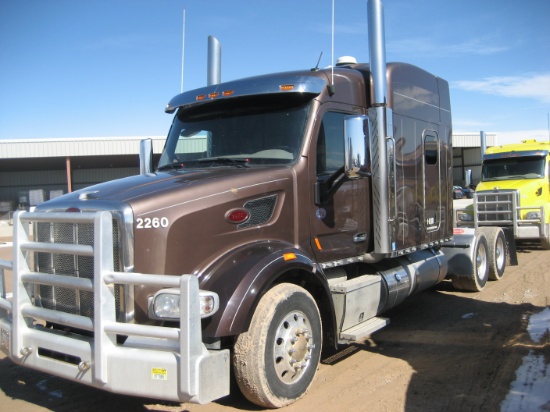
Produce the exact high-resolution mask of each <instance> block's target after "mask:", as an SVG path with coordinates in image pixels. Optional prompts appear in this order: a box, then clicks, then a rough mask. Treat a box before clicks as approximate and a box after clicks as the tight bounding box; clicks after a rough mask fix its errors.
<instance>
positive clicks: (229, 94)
mask: <svg viewBox="0 0 550 412" xmlns="http://www.w3.org/2000/svg"><path fill="white" fill-rule="evenodd" d="M233 93H235V90H224V91H223V92H222V95H223V96H224V97H227V96H231V95H232V94H233Z"/></svg>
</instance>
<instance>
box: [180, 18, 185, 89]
mask: <svg viewBox="0 0 550 412" xmlns="http://www.w3.org/2000/svg"><path fill="white" fill-rule="evenodd" d="M182 31H183V32H182V35H181V37H182V39H181V86H180V93H183V63H184V58H185V8H184V9H183V29H182Z"/></svg>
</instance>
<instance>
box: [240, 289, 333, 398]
mask: <svg viewBox="0 0 550 412" xmlns="http://www.w3.org/2000/svg"><path fill="white" fill-rule="evenodd" d="M321 336H322V333H321V319H320V315H319V310H318V308H317V305H316V304H315V300H314V299H313V297H312V296H311V295H310V294H309V293H308V292H307V291H306V290H305V289H303V288H301V287H298V286H296V285H292V284H289V283H282V284H280V285H277V286H275V287H273V288H272V289H271V290H269V291H268V292H267V293H266V294H265V295H264V296H263V297H262V299H261V300H260V302H259V304H258V307H257V308H256V311H255V312H254V315H253V317H252V321H251V323H250V327H249V329H248V331H247V332H245V333H242V334H240V335H239V337H238V338H237V341H236V342H235V346H234V353H233V367H234V370H235V377H236V380H237V383H238V385H239V388H240V390H241V392H242V393H243V395H244V396H245V397H246V398H247V399H248V400H249V401H251V402H253V403H255V404H257V405H260V406H263V407H267V408H280V407H283V406H286V405H288V404H290V403H292V402H294V401H296V400H298V399H300V398H301V397H302V396H303V395H304V394H305V393H306V392H307V390H308V388H309V387H310V385H311V382H312V381H313V377H314V376H315V373H316V371H317V366H318V364H319V359H320V356H321V344H322V342H321V339H322V337H321Z"/></svg>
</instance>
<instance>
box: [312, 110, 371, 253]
mask: <svg viewBox="0 0 550 412" xmlns="http://www.w3.org/2000/svg"><path fill="white" fill-rule="evenodd" d="M350 114H352V113H349V112H344V111H339V110H336V108H333V110H329V111H326V112H325V113H324V114H323V115H322V118H321V121H320V123H319V124H318V130H317V141H316V144H315V146H314V156H312V158H313V160H314V162H315V168H314V169H313V168H310V170H314V172H313V173H314V176H313V179H311V180H312V185H314V186H315V185H316V186H317V187H314V190H313V191H312V193H316V194H317V201H316V200H315V199H311V204H312V209H310V210H312V211H313V213H312V214H311V217H310V222H311V235H312V236H311V237H312V239H311V243H312V245H311V246H312V249H313V252H314V253H315V256H316V258H317V260H318V261H319V262H329V261H337V260H341V259H346V258H350V257H355V256H359V255H361V254H363V253H365V252H366V251H367V248H368V245H369V241H370V235H369V230H370V227H369V225H368V216H369V213H370V211H369V204H370V198H369V196H370V195H369V179H354V180H345V179H344V178H343V166H344V138H345V136H344V118H345V117H346V116H349V115H350ZM355 114H356V113H355ZM332 180H334V182H333V183H332V184H329V185H326V183H327V182H331V181H332ZM323 185H325V187H327V186H332V187H333V193H332V194H330V195H327V194H324V195H319V191H320V190H321V191H322V188H323ZM320 188H321V189H320ZM314 197H315V196H314ZM319 198H321V201H319V200H320V199H319Z"/></svg>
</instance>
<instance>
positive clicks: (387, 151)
mask: <svg viewBox="0 0 550 412" xmlns="http://www.w3.org/2000/svg"><path fill="white" fill-rule="evenodd" d="M368 24H369V60H370V71H371V75H372V87H373V89H374V95H373V97H372V98H373V101H372V102H371V107H370V108H369V120H370V128H371V130H370V133H369V135H370V141H369V146H370V151H371V164H372V194H373V197H372V200H373V213H374V216H377V217H378V218H377V219H374V222H373V228H374V253H373V258H375V259H377V258H378V259H379V258H383V257H386V256H390V255H392V253H393V252H394V251H395V250H396V233H397V231H396V219H395V216H396V213H397V212H396V210H397V205H396V195H395V163H394V161H393V159H394V158H395V156H394V151H395V142H394V140H393V126H392V123H391V122H392V118H393V114H392V111H391V109H390V108H388V107H387V101H388V98H387V79H386V48H385V38H384V10H383V7H382V2H381V1H380V0H369V3H368Z"/></svg>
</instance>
